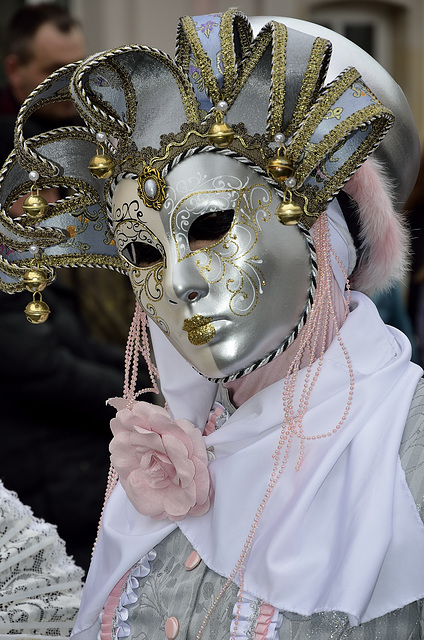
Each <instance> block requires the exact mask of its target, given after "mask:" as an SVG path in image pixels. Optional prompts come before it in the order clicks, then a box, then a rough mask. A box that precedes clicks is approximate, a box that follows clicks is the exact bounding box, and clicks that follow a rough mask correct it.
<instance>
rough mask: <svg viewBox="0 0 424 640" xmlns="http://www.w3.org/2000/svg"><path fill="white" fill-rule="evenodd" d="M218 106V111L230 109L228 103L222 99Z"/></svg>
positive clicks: (223, 111)
mask: <svg viewBox="0 0 424 640" xmlns="http://www.w3.org/2000/svg"><path fill="white" fill-rule="evenodd" d="M216 108H217V109H218V111H221V113H225V112H226V111H227V109H228V103H227V102H225V100H220V101H219V102H218V104H217V105H216Z"/></svg>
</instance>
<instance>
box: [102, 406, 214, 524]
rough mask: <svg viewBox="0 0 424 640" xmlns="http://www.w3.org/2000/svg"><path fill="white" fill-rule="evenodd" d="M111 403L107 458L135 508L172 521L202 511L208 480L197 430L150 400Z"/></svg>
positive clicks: (203, 444)
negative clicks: (115, 412)
mask: <svg viewBox="0 0 424 640" xmlns="http://www.w3.org/2000/svg"><path fill="white" fill-rule="evenodd" d="M109 404H111V405H112V406H113V407H115V409H117V410H118V412H117V414H116V418H113V419H112V420H111V423H110V426H111V429H112V433H113V435H114V438H113V439H112V442H111V443H110V447H109V449H110V452H111V462H112V465H113V467H114V468H115V470H116V471H117V473H118V475H119V479H120V481H121V484H122V486H123V488H124V490H125V492H126V494H127V496H128V498H129V500H130V501H131V502H132V504H133V505H134V507H135V508H136V509H137V511H139V512H140V513H142V514H143V515H145V516H151V517H152V518H156V519H158V520H163V519H165V518H169V519H170V520H172V521H175V520H181V519H182V518H184V517H185V516H186V515H190V516H201V515H203V514H204V513H206V512H207V511H208V509H209V506H210V501H209V484H210V478H209V471H208V457H207V452H206V446H205V443H204V440H203V438H202V434H201V433H200V431H199V429H197V428H196V427H195V426H194V425H193V424H192V423H191V422H189V421H188V420H175V421H172V419H171V416H170V415H169V413H168V411H166V409H163V408H161V407H158V406H156V405H153V404H150V403H148V402H134V403H133V405H132V406H131V408H127V405H128V400H125V399H123V398H112V399H111V400H109Z"/></svg>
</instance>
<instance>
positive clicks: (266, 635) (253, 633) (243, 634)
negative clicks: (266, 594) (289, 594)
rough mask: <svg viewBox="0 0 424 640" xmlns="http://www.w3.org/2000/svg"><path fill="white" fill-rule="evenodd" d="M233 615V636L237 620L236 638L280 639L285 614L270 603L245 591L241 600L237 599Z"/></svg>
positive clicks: (250, 639) (249, 639)
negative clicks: (280, 629) (279, 634)
mask: <svg viewBox="0 0 424 640" xmlns="http://www.w3.org/2000/svg"><path fill="white" fill-rule="evenodd" d="M239 596H240V592H239ZM233 616H234V617H233V620H232V622H231V637H233V634H234V628H235V626H236V621H237V630H236V633H235V636H234V637H235V638H239V639H240V640H277V639H278V629H279V628H280V627H281V624H282V622H283V614H282V613H281V612H280V611H279V609H276V608H275V607H273V606H271V605H270V604H267V603H266V602H263V601H262V600H258V599H257V598H253V597H252V596H250V595H249V594H247V593H246V592H243V594H242V600H241V602H240V603H239V601H237V602H236V604H235V605H234V609H233Z"/></svg>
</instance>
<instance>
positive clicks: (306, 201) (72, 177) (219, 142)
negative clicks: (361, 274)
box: [0, 9, 419, 322]
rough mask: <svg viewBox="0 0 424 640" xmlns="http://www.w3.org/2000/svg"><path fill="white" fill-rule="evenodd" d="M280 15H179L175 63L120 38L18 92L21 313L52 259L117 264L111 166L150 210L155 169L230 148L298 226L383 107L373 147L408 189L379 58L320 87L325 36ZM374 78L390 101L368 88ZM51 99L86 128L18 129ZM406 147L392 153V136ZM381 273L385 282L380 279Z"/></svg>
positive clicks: (331, 191) (10, 274) (364, 144)
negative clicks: (48, 191)
mask: <svg viewBox="0 0 424 640" xmlns="http://www.w3.org/2000/svg"><path fill="white" fill-rule="evenodd" d="M280 20H281V19H278V21H277V20H276V21H270V22H268V23H267V24H265V26H264V27H263V28H262V29H261V31H260V32H259V34H258V35H257V37H256V38H253V35H252V29H251V26H250V24H249V22H248V20H247V18H246V17H245V16H244V15H243V14H241V13H240V12H238V11H236V10H234V9H230V10H229V11H227V12H225V13H222V14H221V13H217V14H211V15H209V16H200V17H197V18H189V17H185V18H182V19H181V21H180V23H179V27H178V38H177V53H176V57H175V59H174V60H173V59H171V58H170V57H169V56H168V55H166V54H165V53H162V52H160V51H158V50H156V49H152V48H149V47H146V46H142V45H133V46H124V47H121V48H119V49H114V50H112V51H107V52H104V53H100V54H97V55H93V56H91V57H89V58H87V59H86V60H85V61H83V62H81V63H75V64H71V65H68V66H66V67H64V68H62V69H59V70H58V71H57V72H55V73H53V74H52V75H51V76H50V77H49V78H47V79H46V80H45V81H44V82H43V83H42V84H41V85H40V86H39V87H38V88H37V89H36V90H35V91H34V92H33V93H32V94H31V95H30V96H29V97H28V99H27V100H26V101H25V103H24V104H23V106H22V108H21V111H20V113H19V117H18V120H17V124H16V130H15V150H14V151H13V153H12V154H11V155H10V156H9V158H8V159H7V161H6V163H5V165H4V168H3V170H2V172H1V173H0V202H1V206H2V212H1V213H0V245H1V254H0V277H1V281H0V288H2V289H3V290H4V291H7V292H10V293H13V292H16V291H21V290H23V289H25V288H26V289H28V290H29V291H32V292H33V294H34V301H33V303H32V306H31V308H30V309H29V311H28V317H29V319H30V320H31V321H34V322H39V321H42V320H43V319H45V317H46V314H48V309H46V308H45V306H43V305H44V303H43V302H42V300H41V293H40V292H41V291H42V289H43V288H44V287H45V285H46V284H48V283H49V282H50V281H52V279H53V278H54V269H55V268H56V267H61V266H65V267H70V266H88V267H106V268H108V269H115V270H118V271H126V268H125V263H124V261H123V260H122V259H121V258H120V256H119V255H118V253H117V251H116V247H115V244H114V240H113V235H112V233H111V228H110V224H109V222H110V221H109V220H108V215H109V213H110V202H111V198H110V194H111V188H112V189H113V185H114V184H116V182H117V178H119V177H122V176H128V175H130V176H132V177H136V178H137V179H138V193H139V195H140V197H141V198H142V199H143V200H144V202H145V204H146V205H147V206H149V207H152V208H155V209H160V207H161V205H162V202H163V200H164V198H165V193H166V176H167V174H168V173H169V171H170V170H172V168H173V166H174V165H175V164H176V163H178V162H180V161H181V160H182V159H184V158H185V157H187V156H188V155H190V154H196V153H222V154H226V155H230V156H232V157H235V158H237V159H238V160H240V161H241V162H244V163H248V164H250V165H251V166H252V167H253V168H254V170H256V171H257V172H259V173H260V174H262V175H263V176H265V177H266V179H267V180H268V181H269V182H270V183H271V184H272V185H273V186H274V188H275V189H276V191H277V193H279V194H280V195H281V196H282V198H283V204H282V205H280V207H279V211H277V215H279V218H280V220H281V222H283V223H284V224H293V223H296V222H298V221H299V222H300V224H301V225H302V226H303V227H304V228H305V229H308V228H310V227H311V226H312V225H313V223H314V221H315V220H316V219H317V217H318V216H319V215H320V214H321V213H322V212H323V211H324V210H325V208H326V206H327V203H328V202H329V201H331V200H332V199H333V198H334V196H335V195H336V194H337V193H338V192H339V191H340V189H342V187H343V185H344V184H345V183H346V182H347V181H348V180H349V178H350V177H351V176H352V175H353V174H354V173H355V172H356V170H357V169H358V168H359V167H360V166H361V165H362V164H363V162H364V161H365V160H366V158H367V157H368V156H369V155H370V154H371V153H372V152H373V151H374V149H375V148H376V147H377V146H378V145H379V144H380V142H381V141H382V139H383V137H384V136H385V134H386V132H387V131H388V129H389V128H390V127H391V126H392V125H393V122H394V115H393V112H394V113H395V116H396V115H397V114H402V115H401V118H400V120H399V122H396V124H395V125H394V127H393V131H392V132H390V133H389V135H388V136H387V138H385V140H384V141H383V142H382V143H381V145H380V146H379V149H378V151H377V154H378V156H379V157H380V158H381V159H382V160H383V162H384V163H385V164H386V166H387V167H388V169H389V172H390V173H391V175H392V177H394V178H395V180H396V179H398V178H399V177H400V176H402V177H403V176H404V175H405V174H408V173H409V184H407V185H406V186H405V184H404V181H402V184H401V180H400V179H399V180H398V183H399V189H400V190H399V192H398V194H397V195H398V196H399V198H400V199H403V198H404V197H405V190H406V193H407V192H408V191H409V189H410V188H411V187H412V185H413V183H414V178H415V175H414V167H413V165H414V164H415V165H416V167H417V165H418V163H417V158H418V154H419V152H418V146H417V137H416V132H415V128H414V125H413V120H412V116H410V112H409V108H408V106H407V103H406V100H405V98H404V96H403V94H402V93H401V92H400V90H399V88H398V87H397V85H395V83H394V82H393V80H391V78H390V77H389V76H387V74H385V72H384V70H382V69H381V67H379V66H378V68H379V69H380V70H381V74H380V77H381V79H380V80H379V79H378V78H377V77H376V78H375V84H374V85H373V86H372V87H371V88H369V87H368V86H367V85H366V84H365V83H364V81H363V79H362V77H361V73H360V72H359V71H357V70H356V69H355V68H353V67H349V68H346V69H344V70H340V73H338V74H337V75H336V77H334V79H333V80H332V81H331V82H330V83H328V84H325V79H326V74H327V70H328V66H329V63H330V59H331V50H332V46H331V43H330V42H329V40H328V39H326V38H325V37H315V36H314V35H309V34H308V33H305V32H304V31H305V30H306V31H308V30H311V28H312V33H316V32H317V30H318V32H319V30H320V28H319V27H316V29H315V25H309V23H303V22H302V21H293V20H288V21H287V22H288V23H290V26H286V25H285V24H282V23H281V22H280ZM305 26H306V29H305ZM323 31H324V32H325V30H323ZM326 33H329V34H330V33H331V32H325V35H326ZM338 38H339V39H340V37H339V36H338ZM343 42H344V43H345V44H344V46H347V47H348V48H351V49H352V48H354V49H355V50H357V51H361V50H359V49H358V48H356V47H355V45H352V43H349V42H348V41H347V40H344V39H343ZM338 46H340V45H338ZM361 55H362V58H360V61H361V63H362V66H364V67H366V64H367V59H366V58H365V59H364V55H365V56H366V54H364V53H363V52H362V51H361ZM353 59H355V56H353ZM369 60H372V59H371V58H369ZM372 63H373V64H374V65H375V64H376V63H375V61H372ZM360 71H361V72H362V69H361V70H360ZM388 78H389V79H388ZM375 85H377V89H375V88H374V87H375ZM379 85H382V87H383V88H384V93H385V96H386V97H387V96H388V101H387V100H386V103H387V104H388V107H390V108H387V106H383V105H382V104H381V103H380V101H379V99H378V98H377V97H376V95H375V94H374V92H373V91H376V93H378V88H379ZM387 86H389V88H390V90H391V94H392V98H390V91H387ZM58 100H72V101H73V102H74V104H75V106H76V108H77V110H78V112H79V114H80V115H81V117H82V119H83V120H84V122H85V126H80V127H65V128H59V129H56V130H53V131H49V132H47V133H45V134H42V135H39V136H37V137H34V138H31V139H29V140H25V139H24V136H23V127H24V124H25V122H26V120H27V119H28V117H30V116H31V115H32V114H33V113H34V112H35V111H36V110H37V109H38V108H39V107H41V106H43V105H44V104H46V103H48V102H52V101H58ZM400 138H401V139H402V140H401V141H400ZM386 141H387V142H386ZM408 146H409V149H410V150H411V153H410V154H409V156H408V157H407V156H406V153H405V162H403V161H402V157H401V154H402V153H404V151H403V150H400V147H402V149H405V148H406V147H408ZM396 154H397V155H396ZM406 164H407V166H408V168H409V171H406V169H405V165H406ZM411 168H412V169H411ZM51 187H55V188H56V187H60V188H61V189H62V191H63V190H64V189H65V190H66V192H67V195H66V196H65V197H63V198H62V199H60V200H59V201H58V202H55V203H53V204H47V203H46V202H45V201H44V199H43V198H42V197H41V196H40V194H39V189H41V188H43V189H45V188H51ZM401 189H404V191H403V192H402V191H401ZM28 192H31V195H30V196H29V198H27V199H26V201H25V204H24V211H25V213H24V214H23V215H22V216H21V217H18V218H14V219H12V218H11V217H9V215H8V211H9V209H10V207H11V206H12V204H13V203H14V202H15V201H16V200H17V199H18V198H19V197H21V196H23V195H24V194H26V193H28ZM359 226H361V220H359ZM360 232H361V230H360ZM379 233H380V234H381V235H384V231H383V230H382V229H379ZM371 243H372V241H371ZM358 251H359V252H360V256H359V258H360V259H359V260H358V265H359V266H358V269H361V268H363V267H364V264H365V268H366V264H367V262H368V263H369V262H370V260H371V258H370V255H371V254H372V247H371V248H370V242H369V241H368V239H367V232H366V231H364V232H363V233H362V235H361V233H360V246H358ZM384 275H385V276H387V278H388V279H390V278H391V275H392V274H384ZM379 284H380V285H382V286H384V285H385V282H384V281H383V279H380V281H379ZM37 295H38V296H39V299H38V300H37V299H36V297H37Z"/></svg>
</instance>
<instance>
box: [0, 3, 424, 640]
mask: <svg viewBox="0 0 424 640" xmlns="http://www.w3.org/2000/svg"><path fill="white" fill-rule="evenodd" d="M252 25H253V27H254V30H255V33H256V36H253V33H252V29H251V24H250V23H249V20H248V19H247V18H246V17H245V16H244V15H243V14H241V13H240V12H238V11H236V10H229V11H227V12H225V13H222V14H221V13H217V14H212V15H208V16H200V17H197V18H190V17H186V18H182V19H181V21H180V24H179V27H178V40H177V54H176V57H175V59H173V60H172V59H171V58H170V57H169V56H167V55H166V54H164V53H161V52H160V51H158V50H156V49H152V48H150V47H146V46H142V45H128V46H123V47H121V48H119V49H115V50H113V51H109V52H103V53H100V54H98V55H94V56H91V57H89V58H88V59H87V60H86V61H85V62H83V63H81V64H76V65H69V66H68V67H65V68H64V69H62V70H61V71H58V72H57V73H56V74H53V75H52V76H51V77H50V78H49V79H48V80H46V81H45V82H44V83H43V84H42V85H40V87H39V88H38V89H37V90H36V91H35V92H34V93H33V94H32V95H31V96H30V97H29V98H28V100H27V102H26V104H24V105H23V108H22V110H21V112H20V117H19V122H18V124H17V128H16V133H15V152H14V154H12V155H11V156H10V158H9V160H8V162H7V163H6V165H5V167H4V169H3V171H2V173H1V174H0V188H1V193H0V199H1V204H2V207H3V209H4V212H3V213H2V214H1V226H0V231H1V233H2V236H3V243H4V245H5V247H6V249H5V251H4V253H3V259H2V261H1V263H0V265H1V268H2V271H3V276H2V278H3V284H2V286H3V288H4V289H5V290H8V291H9V292H13V291H16V290H23V289H28V290H29V292H31V293H32V296H33V300H32V302H31V301H30V302H29V304H28V306H27V309H26V313H27V315H28V316H29V318H30V319H31V321H33V322H41V321H42V320H45V319H46V317H47V316H48V313H49V310H48V308H47V306H46V305H45V303H44V300H43V291H44V288H45V287H46V286H47V285H48V283H49V282H50V281H51V280H52V279H53V277H54V269H55V268H56V267H60V266H104V267H107V268H115V269H121V270H124V271H126V272H127V273H128V275H129V277H130V280H131V282H132V286H133V289H134V292H135V296H136V310H135V313H134V320H133V323H132V325H131V328H130V334H129V339H128V348H127V354H126V356H127V357H126V372H125V385H124V394H123V398H114V399H111V400H110V404H111V405H112V406H114V407H115V408H116V409H117V414H116V418H114V419H113V420H112V422H111V428H112V432H113V440H112V442H111V445H110V449H111V460H112V468H111V472H110V478H109V486H108V491H107V496H106V497H107V500H106V502H105V507H104V510H103V513H102V521H101V526H100V529H99V536H98V540H97V544H96V548H95V551H94V555H93V559H92V563H91V568H90V571H89V574H88V577H87V582H86V585H85V588H84V594H83V600H82V605H81V609H80V612H79V616H78V619H77V622H76V625H75V628H74V631H73V633H74V637H75V638H78V639H81V640H94V639H95V638H96V637H100V638H102V639H106V638H108V639H109V638H122V637H128V638H136V637H146V638H150V639H152V640H154V639H156V638H163V637H164V636H165V637H167V638H189V639H194V638H196V640H197V639H199V638H214V639H215V640H220V639H221V638H222V639H224V638H255V639H256V640H259V639H265V638H268V639H271V638H272V639H276V638H285V639H286V638H287V639H294V638H297V639H299V638H311V637H313V638H317V639H319V638H322V639H323V638H326V639H328V638H330V637H332V638H335V637H337V638H342V637H347V636H349V638H354V639H358V638H361V639H371V638H372V639H375V638H376V637H385V638H393V639H394V638H396V639H399V638H405V640H406V638H408V639H416V638H419V637H421V624H422V622H421V609H422V602H421V599H422V598H423V597H424V527H423V524H422V520H421V513H422V509H423V498H422V496H423V492H422V490H421V487H422V465H423V458H422V451H423V447H422V438H423V435H422V428H423V417H422V416H423V387H422V384H421V383H420V379H421V375H422V370H421V368H420V367H418V366H417V365H415V364H413V363H411V362H410V355H411V347H410V344H409V341H408V340H407V338H405V336H404V335H403V334H402V333H401V332H400V331H398V330H396V329H392V328H389V327H387V326H386V325H384V323H383V322H382V320H381V318H380V316H379V314H378V312H377V310H376V308H375V306H374V304H373V303H372V301H371V300H370V299H369V298H368V295H369V294H372V293H373V292H374V291H375V290H377V289H384V288H385V287H388V286H390V285H391V284H392V283H393V282H395V281H396V280H397V279H398V278H400V277H402V273H403V271H404V269H405V262H406V253H407V244H408V243H407V234H406V232H405V230H404V228H403V226H402V223H401V220H400V218H399V216H398V215H397V213H396V208H397V207H398V206H399V204H400V203H403V202H404V200H405V199H406V197H407V194H408V193H409V191H410V189H411V188H412V186H413V184H414V181H415V176H416V170H417V168H418V164H419V145H418V138H417V133H416V129H415V125H414V122H413V118H412V115H411V112H410V110H409V108H408V105H407V102H406V100H405V97H404V95H403V93H402V91H401V90H400V88H399V87H398V86H397V85H396V83H395V82H394V81H393V80H392V78H390V76H389V75H388V74H387V73H386V72H385V71H384V70H383V69H382V68H381V67H380V65H378V64H377V63H376V62H375V61H374V60H373V59H372V58H370V57H369V56H368V55H367V54H365V53H364V52H363V51H361V50H360V49H359V48H358V47H356V46H355V45H353V44H352V43H351V42H349V41H347V40H346V39H344V38H343V37H341V36H338V35H337V34H334V33H332V32H331V31H328V30H327V29H324V28H322V27H318V26H316V25H313V24H310V23H306V22H302V21H298V20H293V19H283V18H274V19H273V18H267V19H263V18H261V19H259V18H258V19H254V20H253V21H252ZM352 65H354V66H352ZM59 95H60V96H62V97H69V96H71V97H72V99H73V101H74V103H75V105H76V107H77V109H78V111H79V113H80V115H81V117H82V118H83V119H84V121H85V122H86V126H85V127H80V128H71V129H67V130H60V131H57V132H52V133H51V134H49V135H48V136H43V137H42V138H33V139H31V140H25V138H24V136H23V134H22V127H23V124H24V122H25V119H26V117H27V115H28V114H29V113H31V112H33V110H34V109H36V107H37V105H38V104H40V103H44V102H45V101H49V100H54V99H55V98H56V97H58V96H59ZM31 183H32V191H33V197H34V198H35V201H34V208H33V210H31V211H29V207H28V206H27V211H26V213H25V214H24V215H22V216H21V217H20V218H19V219H18V220H14V221H13V220H11V219H10V218H9V217H8V215H7V211H8V209H9V207H10V206H12V204H13V202H14V200H16V198H18V197H19V195H20V194H21V193H24V192H25V190H28V189H29V188H30V186H31ZM55 184H66V185H67V186H68V188H70V189H72V194H71V195H70V196H69V198H68V199H67V200H66V201H60V202H57V203H55V204H46V203H44V202H43V200H42V199H41V198H40V196H39V195H37V194H38V189H41V188H49V187H51V186H52V185H55ZM147 325H148V330H149V332H150V336H151V340H152V343H153V349H154V357H155V364H153V363H152V361H151V359H150V356H149V340H148V333H147ZM140 353H142V354H143V355H144V356H145V357H146V358H147V360H148V362H149V369H150V371H151V374H152V380H153V382H154V383H155V376H156V372H157V371H158V372H159V376H160V385H161V390H162V392H163V395H164V397H165V400H166V407H164V408H162V407H159V406H155V405H152V404H149V403H147V402H143V401H142V399H141V398H142V396H141V392H142V391H143V390H142V389H141V390H139V391H137V390H136V389H137V388H136V373H137V366H138V358H139V355H140ZM153 386H154V385H153ZM98 634H100V636H98Z"/></svg>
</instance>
